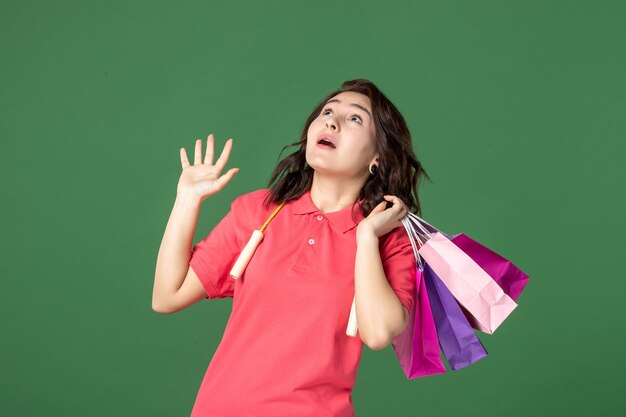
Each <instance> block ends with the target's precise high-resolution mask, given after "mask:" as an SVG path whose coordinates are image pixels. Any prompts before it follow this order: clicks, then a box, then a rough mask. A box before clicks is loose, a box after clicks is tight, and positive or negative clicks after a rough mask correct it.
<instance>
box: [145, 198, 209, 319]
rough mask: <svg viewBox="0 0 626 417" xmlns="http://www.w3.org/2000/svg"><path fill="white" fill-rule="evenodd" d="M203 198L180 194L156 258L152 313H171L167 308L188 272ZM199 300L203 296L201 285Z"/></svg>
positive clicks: (199, 287)
mask: <svg viewBox="0 0 626 417" xmlns="http://www.w3.org/2000/svg"><path fill="white" fill-rule="evenodd" d="M200 205H201V201H200V198H198V197H197V196H194V195H190V194H177V195H176V201H175V202H174V208H173V209H172V213H171V214H170V218H169V220H168V222H167V226H166V228H165V233H164V235H163V240H162V241H161V247H160V248H159V254H158V257H157V263H156V271H155V274H154V287H153V290H152V309H153V310H154V311H157V312H167V311H169V307H168V305H169V304H171V300H172V299H173V298H174V296H175V294H176V292H177V291H178V290H179V289H180V287H181V286H182V284H183V281H184V280H185V276H186V275H187V271H188V270H189V259H190V258H191V248H192V246H191V245H192V240H193V234H194V231H195V229H196V223H197V221H198V214H199V213H200ZM196 288H197V289H198V297H197V298H198V299H202V298H203V296H204V290H203V288H202V286H201V285H200V283H199V282H198V285H197V286H196Z"/></svg>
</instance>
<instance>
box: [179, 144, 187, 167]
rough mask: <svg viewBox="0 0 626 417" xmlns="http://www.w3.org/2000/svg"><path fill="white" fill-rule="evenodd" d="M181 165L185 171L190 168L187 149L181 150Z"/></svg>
mask: <svg viewBox="0 0 626 417" xmlns="http://www.w3.org/2000/svg"><path fill="white" fill-rule="evenodd" d="M180 164H181V165H182V166H183V169H185V168H187V167H188V166H189V159H187V152H186V151H185V148H180Z"/></svg>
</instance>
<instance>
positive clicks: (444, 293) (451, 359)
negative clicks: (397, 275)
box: [423, 262, 487, 370]
mask: <svg viewBox="0 0 626 417" xmlns="http://www.w3.org/2000/svg"><path fill="white" fill-rule="evenodd" d="M423 265H424V273H423V280H424V281H425V283H426V291H427V293H428V300H429V301H430V307H431V310H432V314H433V318H434V320H435V327H436V329H437V336H438V338H439V344H440V345H441V349H442V350H443V354H444V356H445V358H446V361H447V362H448V364H450V366H451V367H452V369H453V370H457V369H461V368H464V367H466V366H469V365H471V364H473V363H474V362H477V361H478V360H480V359H482V358H484V357H486V356H487V351H486V350H485V347H484V346H483V344H482V343H481V341H480V340H479V339H478V336H476V334H475V333H474V329H473V328H472V326H471V325H470V323H469V322H468V320H467V318H466V317H465V315H464V313H463V311H462V310H461V308H460V306H459V304H458V303H457V302H456V300H455V299H454V297H453V296H452V294H451V293H450V291H449V290H448V289H447V288H446V286H445V285H444V284H443V282H442V281H441V279H440V278H439V277H438V276H437V274H436V273H435V272H434V271H433V270H432V268H431V267H430V266H429V265H428V263H427V262H423Z"/></svg>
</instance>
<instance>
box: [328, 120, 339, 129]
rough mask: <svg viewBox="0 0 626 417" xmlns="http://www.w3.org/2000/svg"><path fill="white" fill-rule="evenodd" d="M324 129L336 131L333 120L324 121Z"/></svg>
mask: <svg viewBox="0 0 626 417" xmlns="http://www.w3.org/2000/svg"><path fill="white" fill-rule="evenodd" d="M326 127H328V128H331V129H333V130H336V129H337V125H336V124H335V122H334V120H333V119H328V120H326Z"/></svg>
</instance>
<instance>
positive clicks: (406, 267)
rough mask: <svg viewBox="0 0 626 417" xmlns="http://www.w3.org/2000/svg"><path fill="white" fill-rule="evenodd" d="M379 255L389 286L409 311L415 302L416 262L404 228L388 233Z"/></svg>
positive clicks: (400, 227)
mask: <svg viewBox="0 0 626 417" xmlns="http://www.w3.org/2000/svg"><path fill="white" fill-rule="evenodd" d="M380 255H381V256H380V257H381V261H382V264H383V270H384V272H385V276H386V277H387V281H388V282H389V286H390V287H391V288H392V289H393V291H394V292H395V293H396V296H397V297H398V299H399V300H400V303H401V304H402V305H403V306H404V307H406V308H407V309H408V310H409V311H411V308H413V303H414V302H415V299H414V291H415V280H416V261H415V254H414V253H413V247H412V246H411V241H410V239H409V236H408V235H407V233H406V230H405V229H404V226H399V227H397V228H395V229H394V230H392V231H391V232H390V233H389V237H388V238H387V239H386V240H385V241H384V242H383V243H382V247H381V250H380Z"/></svg>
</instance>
